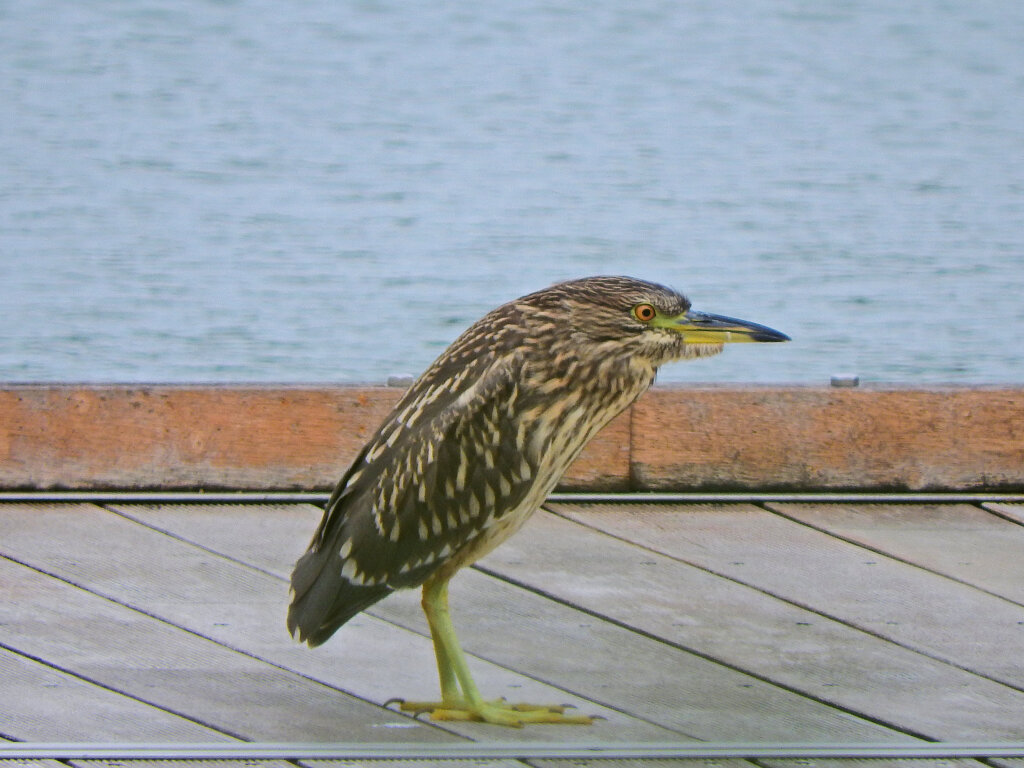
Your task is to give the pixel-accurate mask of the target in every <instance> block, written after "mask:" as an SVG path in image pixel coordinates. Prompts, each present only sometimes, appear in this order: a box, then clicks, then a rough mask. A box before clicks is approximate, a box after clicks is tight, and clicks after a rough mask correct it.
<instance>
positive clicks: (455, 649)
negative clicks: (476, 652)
mask: <svg viewBox="0 0 1024 768" xmlns="http://www.w3.org/2000/svg"><path fill="white" fill-rule="evenodd" d="M423 612H424V613H425V614H426V616H427V624H429V625H430V634H431V637H432V638H433V641H434V653H435V655H436V656H437V670H438V677H439V678H440V681H441V701H435V702H423V701H403V702H402V703H401V707H402V709H403V710H407V711H414V712H430V716H431V717H432V718H433V719H435V720H476V721H482V722H486V723H494V724H496V725H510V726H513V727H520V726H522V725H524V724H525V723H568V724H574V725H589V724H590V723H592V722H594V720H593V718H590V717H586V716H583V715H566V714H564V713H565V709H566V707H564V706H543V705H536V704H510V703H508V702H506V701H504V700H499V701H484V699H483V697H482V696H481V695H480V691H479V690H478V689H477V687H476V683H475V682H474V681H473V676H472V675H471V674H470V672H469V664H468V663H467V661H466V654H465V653H463V651H462V647H461V646H460V645H459V640H458V638H457V637H456V636H455V627H454V626H453V625H452V620H451V614H450V612H449V610H448V579H446V578H445V579H438V580H434V579H430V580H428V581H427V582H426V583H425V584H424V585H423Z"/></svg>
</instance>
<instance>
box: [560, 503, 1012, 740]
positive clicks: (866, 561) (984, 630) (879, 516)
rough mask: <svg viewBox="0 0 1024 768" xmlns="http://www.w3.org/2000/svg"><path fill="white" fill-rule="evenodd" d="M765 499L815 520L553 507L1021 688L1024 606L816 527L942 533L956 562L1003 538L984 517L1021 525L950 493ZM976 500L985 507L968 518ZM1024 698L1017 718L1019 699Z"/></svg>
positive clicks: (739, 510) (910, 537) (758, 513)
mask: <svg viewBox="0 0 1024 768" xmlns="http://www.w3.org/2000/svg"><path fill="white" fill-rule="evenodd" d="M770 506H771V507H772V508H778V509H780V510H781V511H783V512H785V513H787V515H790V516H792V517H794V518H797V519H800V520H802V521H804V522H809V521H811V520H813V521H814V522H815V523H816V524H815V527H814V528H811V527H808V526H807V525H800V524H794V523H793V522H792V521H791V520H787V519H786V518H784V517H781V516H779V515H776V514H772V513H771V512H769V511H766V510H764V509H761V508H759V507H756V506H753V505H749V504H733V505H686V506H682V505H679V506H677V505H672V506H668V505H665V506H658V505H632V504H631V505H628V506H626V505H614V504H609V505H604V504H602V505H552V509H555V510H556V511H558V512H560V513H561V514H565V515H566V516H568V517H570V518H571V519H573V520H577V521H579V522H581V523H584V524H586V525H588V526H592V527H595V528H598V529H600V530H603V531H606V532H608V533H611V534H613V535H615V536H619V537H622V538H625V539H627V540H629V541H633V542H636V543H638V544H641V545H643V546H645V547H648V548H650V549H652V550H654V551H658V552H661V553H664V554H667V555H670V556H672V557H675V558H678V559H680V560H683V561H685V562H688V563H692V564H694V565H696V566H698V567H700V568H704V569H706V570H708V571H710V572H712V573H715V574H717V575H720V576H724V577H726V578H729V579H734V580H736V581H737V582H740V583H743V584H747V585H750V586H752V587H754V588H756V589H758V590H761V591H763V592H765V593H768V594H771V595H775V596H778V597H780V598H782V599H784V600H787V601H789V602H791V603H792V604H796V605H800V606H803V607H806V608H808V609H809V610H811V611H814V612H815V613H817V614H819V615H820V616H825V617H829V618H831V619H834V620H836V621H840V622H843V623H844V624H847V625H848V626H851V627H855V628H857V629H860V630H862V631H864V632H867V633H870V634H872V635H875V636H877V637H880V638H885V639H887V640H890V641H891V642H893V643H896V644H899V645H900V646H902V647H905V648H910V649H913V650H915V651H918V652H920V653H922V654H926V655H928V656H930V657H932V658H935V659H941V660H943V661H945V662H946V663H948V664H951V665H954V666H957V667H961V668H963V669H967V670H970V671H972V672H974V673H976V674H981V675H986V676H988V677H991V678H992V679H994V680H996V681H998V682H1000V683H1003V684H1006V685H1010V686H1014V687H1015V688H1017V690H1018V691H1020V692H1022V693H1024V661H1022V659H1024V625H1022V624H1021V623H1020V622H1021V621H1024V606H1021V605H1014V604H1012V603H1010V602H1007V600H1005V599H1001V598H999V597H996V596H993V595H992V594H989V593H987V592H984V591H980V590H979V589H977V588H975V587H973V586H970V585H968V584H964V583H961V582H959V581H955V580H952V579H949V578H945V577H943V576H941V575H938V574H936V573H932V572H929V571H926V570H922V569H921V568H918V567H915V566H914V565H912V564H908V563H906V562H901V561H900V560H899V559H894V558H892V557H888V556H886V554H885V552H886V551H891V550H889V549H888V548H883V549H880V548H879V547H877V546H872V549H870V550H869V549H864V548H863V547H861V546H858V545H856V544H854V543H850V542H848V541H844V540H842V539H839V538H836V537H834V536H831V535H829V534H828V533H824V532H822V531H821V530H815V528H818V527H819V524H820V527H823V528H827V529H829V530H835V529H837V528H843V527H844V525H843V521H844V520H845V521H850V522H849V523H848V526H853V525H857V524H858V523H861V524H863V525H862V526H861V527H860V530H862V531H864V533H865V537H864V538H869V539H870V540H871V541H875V543H876V544H877V543H878V542H879V541H882V540H884V539H889V540H899V541H905V542H908V544H907V547H906V549H911V548H913V547H914V546H915V540H917V539H920V540H922V542H923V543H922V544H921V550H922V551H923V552H927V551H935V550H937V549H941V546H942V542H943V541H946V542H947V543H948V545H949V549H950V550H951V553H952V554H951V556H950V558H949V559H950V560H952V561H954V562H952V563H951V565H952V567H954V568H956V566H957V564H956V562H955V561H956V556H955V553H956V551H957V549H958V548H959V550H960V551H961V552H968V551H969V552H971V553H973V555H974V556H977V559H979V560H981V557H980V550H982V549H983V548H984V546H985V542H986V541H987V542H988V543H989V544H990V545H991V546H992V547H993V548H994V549H995V548H997V547H998V546H999V541H998V539H997V538H993V537H992V536H990V535H989V533H990V532H989V528H988V526H987V525H986V521H985V519H984V518H991V520H990V521H989V522H991V523H992V524H993V525H995V526H996V527H998V523H1000V522H1002V523H1004V524H1005V525H1006V526H1007V527H1008V528H1014V527H1016V526H1013V525H1012V524H1010V523H1006V522H1005V521H1000V520H998V519H997V518H995V516H994V515H989V514H988V513H986V512H984V511H982V510H980V509H978V508H977V507H969V506H967V505H953V504H950V505H945V506H944V507H942V509H944V510H945V512H940V511H938V510H937V509H936V508H934V507H923V506H917V505H906V506H905V507H898V508H894V507H881V505H878V507H876V505H859V506H854V505H850V506H849V508H848V509H845V508H842V507H839V506H833V505H812V504H800V505H796V504H777V505H776V504H773V505H770ZM965 507H966V508H965ZM972 511H973V512H975V513H977V516H980V518H981V519H973V518H972V516H971V512H972ZM844 512H845V514H844ZM915 513H916V514H915ZM886 517H890V519H889V520H888V522H886V521H885V518H886ZM836 520H838V521H839V522H833V521H836ZM871 520H878V521H879V522H878V526H877V527H878V528H880V529H887V530H888V531H889V532H890V533H889V535H888V536H886V535H885V533H878V535H877V539H876V537H875V535H874V534H875V531H874V530H872V529H873V527H874V526H872V524H871V522H870V521H871ZM972 523H973V524H972ZM896 531H899V533H896ZM972 532H975V533H978V534H979V536H978V538H977V539H972ZM1011 533H1014V532H1013V531H1011ZM1021 533H1024V529H1021ZM844 538H845V537H844ZM857 538H858V539H860V538H861V537H857ZM1022 538H1024V537H1018V538H1017V539H1016V540H1017V541H1018V542H1020V541H1021V539H1022ZM929 541H930V542H932V543H933V544H934V546H933V547H929V546H928V543H927V542H929ZM1012 541H1013V539H1011V542H1012ZM1011 542H1007V544H1010V543H1011ZM865 543H869V542H865ZM939 557H943V556H942V555H941V554H940V555H939ZM912 562H913V561H912ZM979 566H980V567H978V568H973V569H972V568H971V567H970V565H965V566H963V567H962V568H961V570H972V571H973V572H974V573H973V576H974V577H975V579H977V580H979V581H984V580H985V577H984V575H983V573H982V572H986V573H989V574H991V575H992V576H995V573H996V572H997V571H998V570H999V565H998V562H996V563H993V564H992V566H991V568H989V567H987V566H986V564H984V563H981V562H979ZM1008 586H1010V585H1008ZM1019 706H1021V707H1022V709H1021V712H1020V715H1021V719H1022V722H1024V700H1022V702H1021V704H1020V705H1019Z"/></svg>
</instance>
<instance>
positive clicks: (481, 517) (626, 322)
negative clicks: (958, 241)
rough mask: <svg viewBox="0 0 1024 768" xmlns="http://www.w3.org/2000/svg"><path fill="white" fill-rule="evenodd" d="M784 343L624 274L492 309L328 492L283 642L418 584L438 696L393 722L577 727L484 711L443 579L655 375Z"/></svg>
mask: <svg viewBox="0 0 1024 768" xmlns="http://www.w3.org/2000/svg"><path fill="white" fill-rule="evenodd" d="M788 340H789V337H788V336H787V335H785V334H783V333H781V332H779V331H776V330H774V329H772V328H768V327H766V326H763V325H758V324H756V323H751V322H747V321H744V320H737V319H735V318H731V317H725V316H722V315H713V314H706V313H703V312H698V311H695V310H694V309H692V307H691V303H690V301H689V299H687V298H686V297H685V296H684V295H682V294H681V293H679V292H677V291H676V290H674V289H672V288H668V287H666V286H664V285H660V284H658V283H652V282H647V281H644V280H639V279H636V278H631V277H620V276H597V277H585V278H580V279H575V280H570V281H566V282H561V283H556V284H554V285H552V286H550V287H548V288H545V289H542V290H539V291H536V292H534V293H531V294H529V295H526V296H523V297H521V298H518V299H515V300H513V301H510V302H508V303H506V304H504V305H502V306H500V307H498V308H497V309H494V310H493V311H491V312H490V313H488V314H487V315H485V316H484V317H483V318H481V319H480V320H479V321H477V322H476V323H474V324H473V325H472V326H470V327H469V328H468V329H467V330H466V331H465V332H464V333H462V334H461V335H460V336H459V337H458V338H457V339H456V340H455V341H454V342H453V343H452V344H451V345H450V346H449V347H448V348H447V349H446V350H445V351H444V352H443V353H442V354H441V355H440V357H438V358H437V359H436V360H435V361H434V362H433V363H432V364H431V365H430V366H429V367H428V368H427V369H426V371H425V372H424V373H423V374H422V375H421V376H420V377H419V378H418V379H417V380H416V381H415V382H413V384H412V385H411V386H410V387H409V388H408V389H407V390H406V391H405V393H404V395H403V396H402V397H401V399H400V400H399V401H398V403H397V404H396V405H395V407H394V409H393V410H392V411H391V413H390V414H389V415H388V416H387V417H386V418H385V419H384V421H383V423H382V424H381V425H380V427H379V428H378V429H377V430H376V432H375V433H374V434H373V435H372V436H371V437H370V439H369V441H368V442H367V443H366V445H365V446H364V447H363V448H362V450H360V451H359V453H358V454H357V455H356V457H355V459H354V460H353V461H352V464H351V466H350V467H349V468H348V470H347V471H346V472H345V473H344V474H343V475H342V477H341V479H340V480H339V481H338V483H337V485H336V487H335V488H334V491H333V493H332V494H331V496H330V499H329V501H328V503H327V505H326V507H325V510H324V514H323V518H322V519H321V521H320V524H319V526H318V527H317V529H316V531H315V533H314V534H313V537H312V541H311V542H310V544H309V548H308V550H307V551H306V552H305V554H304V555H302V557H301V558H300V559H299V560H298V562H297V563H296V565H295V568H294V571H293V573H292V577H291V604H290V606H289V609H288V617H287V626H288V630H289V632H290V633H291V634H292V636H293V638H294V639H295V640H297V641H299V642H304V643H306V644H308V645H309V646H310V647H315V646H318V645H320V644H322V643H323V642H325V641H326V640H327V639H328V638H329V637H331V636H332V635H333V634H334V633H335V632H336V631H337V630H338V628H339V627H341V626H342V625H343V624H345V622H347V621H348V620H349V619H351V618H352V617H353V616H355V615H356V614H358V613H359V612H361V611H363V610H365V609H366V608H368V607H370V606H371V605H373V604H374V603H376V602H377V601H378V600H381V599H382V598H384V597H386V596H387V595H389V594H391V593H392V592H394V591H395V590H399V589H408V588H416V587H421V588H422V607H423V610H424V613H425V614H426V618H427V623H428V626H429V628H430V633H431V638H432V640H433V645H434V652H435V656H436V659H437V667H438V676H439V680H440V689H441V697H440V699H439V700H438V701H433V702H419V701H416V702H413V701H404V700H402V699H395V700H393V701H397V702H398V703H399V706H400V708H401V709H402V710H407V711H412V712H416V713H417V714H424V713H429V715H430V717H431V718H433V719H437V720H466V721H478V722H485V723H494V724H498V725H506V726H513V727H521V726H522V725H524V724H527V723H564V724H586V723H591V722H593V719H592V718H591V717H588V716H584V715H576V714H571V713H568V712H566V707H564V706H559V705H552V706H547V705H539V704H538V705H534V704H513V703H509V702H506V701H505V700H503V699H498V700H487V699H484V698H483V696H482V695H481V694H480V691H479V689H478V688H477V686H476V683H475V682H474V680H473V677H472V675H471V674H470V669H469V665H468V663H467V661H466V656H465V653H464V652H463V650H462V648H461V646H460V645H459V642H458V639H457V637H456V634H455V629H454V626H453V624H452V621H451V616H450V613H449V605H448V584H449V581H450V580H451V578H452V577H453V576H454V575H455V573H456V572H457V571H459V570H460V569H461V568H464V567H466V566H468V565H470V564H471V563H473V562H475V561H477V560H478V559H480V558H481V557H483V556H484V555H486V554H487V553H488V552H490V551H491V550H493V549H494V548H495V547H496V546H498V545H499V544H500V543H501V542H502V541H504V540H505V539H507V538H508V537H509V536H511V535H512V534H514V533H515V532H516V531H517V530H518V529H519V528H520V527H521V526H522V525H523V524H524V523H525V522H526V520H527V519H528V518H529V517H530V515H532V514H533V513H534V512H535V511H536V510H537V509H538V508H539V507H540V505H541V504H542V503H543V501H544V500H545V498H546V497H547V495H548V494H549V493H550V492H551V491H552V490H553V489H554V487H555V486H556V484H557V483H558V481H559V480H560V478H561V477H562V474H563V473H564V472H565V470H566V469H567V468H568V467H569V465H570V464H571V463H572V462H573V460H574V459H575V458H576V457H577V456H578V455H579V453H580V451H581V450H582V449H583V447H584V446H585V445H586V444H587V442H588V441H589V440H590V439H591V438H592V437H594V435H595V434H597V432H598V431H599V430H600V429H601V428H602V427H603V426H604V425H605V424H607V423H608V422H609V421H611V419H612V418H614V417H615V416H616V415H618V414H619V413H621V412H622V411H623V410H625V409H626V408H627V407H629V405H630V404H631V403H633V402H634V401H635V400H636V399H637V398H638V397H639V396H640V395H641V394H643V393H644V392H645V391H646V390H647V389H648V388H649V387H650V386H651V385H652V384H653V382H654V379H655V375H656V373H657V371H658V368H659V367H660V366H662V365H664V364H665V363H669V362H672V361H675V360H683V359H690V358H699V357H706V356H710V355H714V354H717V353H718V352H720V351H721V350H722V348H723V345H724V344H725V343H729V342H779V341H788ZM389 703H390V702H389Z"/></svg>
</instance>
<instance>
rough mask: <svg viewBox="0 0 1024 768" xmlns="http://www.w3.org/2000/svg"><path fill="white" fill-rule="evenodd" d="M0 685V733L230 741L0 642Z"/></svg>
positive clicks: (55, 738) (35, 737)
mask: <svg viewBox="0 0 1024 768" xmlns="http://www.w3.org/2000/svg"><path fill="white" fill-rule="evenodd" d="M0 690H2V697H3V705H2V706H0V733H3V734H4V735H5V736H7V737H8V738H10V739H17V740H18V741H50V742H60V741H126V742H133V741H134V742H138V741H164V742H169V741H196V742H217V741H231V739H230V738H229V737H228V736H226V735H224V734H223V733H220V732H218V731H217V730H215V729H211V728H205V727H203V726H202V725H199V724H197V723H195V722H191V721H189V720H188V719H186V718H184V717H179V716H177V715H175V714H172V713H170V712H165V711H163V710H161V709H159V708H157V707H153V706H150V705H148V704H144V703H143V702H139V701H134V700H132V699H130V698H127V697H125V696H122V695H121V694H119V693H117V692H116V691H109V690H107V689H105V688H102V687H100V686H98V685H95V684H93V683H91V682H89V681H87V680H83V679H81V678H79V677H76V676H74V675H71V674H68V673H67V672H63V671H61V670H59V669H55V668H54V667H53V666H50V665H47V664H45V663H42V662H40V661H36V660H34V659H30V658H27V657H26V656H24V655H21V654H18V653H14V652H13V651H10V650H8V649H6V648H0Z"/></svg>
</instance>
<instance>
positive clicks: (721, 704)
mask: <svg viewBox="0 0 1024 768" xmlns="http://www.w3.org/2000/svg"><path fill="white" fill-rule="evenodd" d="M244 509H251V508H249V507H244ZM118 511H121V512H123V513H125V514H128V515H130V516H132V517H134V518H137V519H140V520H144V521H146V522H148V523H149V524H152V525H155V526H157V527H159V528H160V529H161V530H170V531H173V532H174V533H175V535H178V536H181V537H183V538H187V539H188V540H192V541H195V542H196V543H197V544H200V545H201V546H204V547H209V548H211V549H216V550H217V551H220V552H222V553H223V554H225V555H226V556H229V557H242V556H244V557H247V558H253V559H251V560H248V562H250V563H251V564H252V565H254V566H256V567H259V568H266V569H268V570H270V569H276V568H278V567H279V565H280V563H281V558H280V556H278V555H276V554H275V553H274V552H273V549H274V547H271V546H268V547H266V548H265V550H263V551H255V550H251V549H249V548H248V547H246V546H245V545H244V544H242V543H240V542H239V541H238V538H239V537H238V536H237V535H233V534H232V530H235V529H236V526H235V524H234V523H233V521H232V520H231V518H223V517H222V516H221V514H220V513H219V512H214V514H211V515H208V516H205V518H204V517H201V516H197V515H196V514H195V509H194V508H190V507H188V506H174V505H156V506H144V505H130V506H119V507H118ZM259 513H260V516H261V517H262V516H271V517H274V508H273V507H269V506H265V507H261V508H259ZM273 525H276V522H275V523H273ZM218 526H219V527H220V530H217V528H218ZM260 527H261V528H262V527H263V526H260ZM289 566H290V564H289ZM542 576H543V574H540V573H539V574H538V577H542ZM409 597H410V596H409V595H405V596H402V599H395V598H389V599H388V600H386V601H384V602H383V603H380V604H378V605H377V606H375V607H374V608H373V613H374V614H375V615H377V616H380V617H382V618H386V619H388V620H389V621H393V622H395V623H396V624H398V625H400V626H404V627H408V628H410V629H413V630H415V631H418V632H422V633H425V632H426V631H427V630H426V624H425V621H424V619H423V614H422V611H421V610H420V607H419V604H418V601H416V600H415V599H409ZM452 610H453V613H454V616H455V621H456V625H457V628H458V630H459V637H460V639H461V640H462V643H463V645H464V647H465V648H466V650H467V651H469V652H472V653H473V654H475V655H477V656H479V657H481V658H487V659H491V660H493V661H496V662H498V663H500V664H501V665H502V666H506V667H509V668H512V669H517V670H520V671H522V672H524V673H525V674H527V675H528V676H529V677H531V678H534V679H539V680H545V681H549V682H552V683H553V684H556V685H558V686H559V687H560V688H563V689H565V690H570V691H573V692H575V693H576V694H578V695H579V696H581V697H583V698H585V699H590V700H593V701H598V702H603V703H606V704H609V705H614V706H615V707H616V708H617V709H620V710H623V711H625V712H628V713H630V714H632V715H633V716H635V717H638V718H642V719H644V720H647V721H649V722H651V723H655V724H658V725H661V726H664V727H666V728H672V729H674V730H676V731H677V732H679V733H682V734H686V735H688V736H690V737H693V738H699V739H701V740H716V739H718V740H740V741H742V740H761V739H784V738H787V737H788V738H794V737H795V735H800V736H801V737H802V738H807V739H815V738H829V739H840V740H841V739H861V740H867V739H884V738H892V737H893V734H892V733H891V732H889V731H886V730H884V729H881V730H880V729H878V727H877V726H875V725H873V724H870V723H866V722H863V721H858V720H856V719H855V718H851V717H850V716H849V715H847V714H846V713H844V712H841V711H837V710H835V709H832V708H830V707H826V706H824V705H822V704H819V703H818V702H814V701H811V700H808V699H806V698H803V697H800V696H797V695H794V694H792V693H789V692H787V691H784V690H781V689H779V688H776V687H774V686H771V685H767V684H765V683H764V682H762V681H760V680H758V679H756V678H753V677H750V676H747V675H743V674H742V673H738V672H735V671H734V670H730V669H728V668H726V667H722V666H721V665H717V664H714V663H712V662H709V661H707V660H705V659H701V658H699V657H696V656H693V655H692V654H688V653H686V652H684V651H681V650H679V649H677V648H674V647H672V646H670V645H666V644H664V643H660V642H658V641H656V640H652V639H650V638H646V637H644V636H642V635H637V634H635V633H633V632H631V631H630V630H629V629H628V628H624V627H619V626H616V625H614V624H610V623H608V622H605V621H602V620H601V619H600V618H599V617H594V616H588V615H585V614H580V613H578V612H577V611H575V610H573V609H572V608H570V607H568V606H564V605H560V604H558V603H554V602H552V601H549V600H545V599H543V598H541V597H539V596H538V595H535V594H532V593H530V592H527V591H523V590H518V589H515V588H514V587H512V586H510V585H509V584H506V583H504V582H502V581H500V580H496V579H494V578H491V577H488V576H486V575H484V574H482V573H478V572H474V571H471V570H470V571H465V572H463V573H461V574H459V576H458V577H457V578H456V579H455V580H454V581H453V584H452ZM345 632H346V630H345V629H342V630H341V633H339V637H338V639H337V642H344V638H345ZM609 660H614V663H609ZM723 712H728V713H729V717H723V716H722V713H723Z"/></svg>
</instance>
